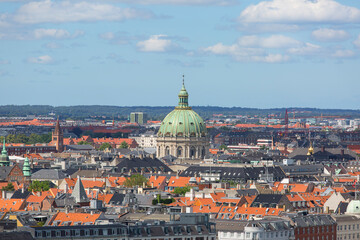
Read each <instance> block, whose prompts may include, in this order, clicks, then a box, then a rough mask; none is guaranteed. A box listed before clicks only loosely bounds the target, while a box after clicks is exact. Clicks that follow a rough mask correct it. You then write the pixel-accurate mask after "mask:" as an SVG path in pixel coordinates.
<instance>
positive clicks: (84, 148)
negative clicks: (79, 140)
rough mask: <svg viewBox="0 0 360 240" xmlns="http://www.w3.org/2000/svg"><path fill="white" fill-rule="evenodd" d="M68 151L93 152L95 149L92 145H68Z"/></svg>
mask: <svg viewBox="0 0 360 240" xmlns="http://www.w3.org/2000/svg"><path fill="white" fill-rule="evenodd" d="M65 148H66V150H76V151H92V150H94V147H93V146H91V145H87V144H86V145H67V146H66V147H65Z"/></svg>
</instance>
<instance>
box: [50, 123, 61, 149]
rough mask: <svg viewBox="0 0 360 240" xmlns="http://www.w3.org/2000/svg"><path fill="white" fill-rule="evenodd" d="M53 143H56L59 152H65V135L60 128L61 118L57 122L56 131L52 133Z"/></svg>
mask: <svg viewBox="0 0 360 240" xmlns="http://www.w3.org/2000/svg"><path fill="white" fill-rule="evenodd" d="M52 142H53V143H55V146H56V150H57V151H58V152H63V151H64V135H63V132H62V130H61V128H60V122H59V118H58V119H57V121H56V126H55V130H54V131H53V132H52Z"/></svg>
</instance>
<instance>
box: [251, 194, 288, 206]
mask: <svg viewBox="0 0 360 240" xmlns="http://www.w3.org/2000/svg"><path fill="white" fill-rule="evenodd" d="M283 196H284V195H281V194H259V195H257V196H256V198H255V199H254V201H253V202H252V204H251V207H258V206H259V205H260V204H262V206H263V207H271V206H272V205H274V207H275V206H276V205H277V204H279V203H280V201H281V199H282V198H283Z"/></svg>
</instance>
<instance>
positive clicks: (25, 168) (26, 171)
mask: <svg viewBox="0 0 360 240" xmlns="http://www.w3.org/2000/svg"><path fill="white" fill-rule="evenodd" d="M23 174H24V177H31V168H30V162H29V159H28V158H27V157H26V158H25V160H24V165H23Z"/></svg>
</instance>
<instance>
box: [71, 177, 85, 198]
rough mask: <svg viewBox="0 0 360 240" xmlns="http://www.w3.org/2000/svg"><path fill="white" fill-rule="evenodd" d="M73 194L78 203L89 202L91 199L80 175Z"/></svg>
mask: <svg viewBox="0 0 360 240" xmlns="http://www.w3.org/2000/svg"><path fill="white" fill-rule="evenodd" d="M71 196H72V197H73V198H74V199H75V202H76V203H83V202H89V199H88V197H87V195H86V192H85V189H84V185H83V184H82V182H81V179H80V177H79V176H78V179H77V181H76V184H75V187H74V189H73V192H72V194H71Z"/></svg>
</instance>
